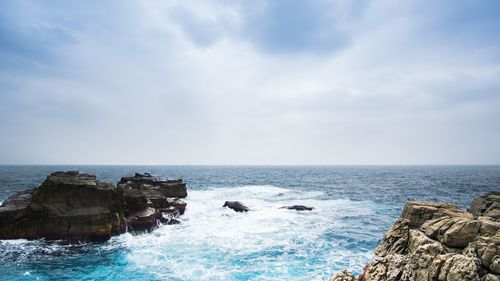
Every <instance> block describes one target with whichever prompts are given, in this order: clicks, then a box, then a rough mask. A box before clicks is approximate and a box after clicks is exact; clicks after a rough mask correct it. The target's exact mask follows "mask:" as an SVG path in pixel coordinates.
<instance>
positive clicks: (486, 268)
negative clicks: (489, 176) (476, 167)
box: [332, 191, 500, 281]
mask: <svg viewBox="0 0 500 281" xmlns="http://www.w3.org/2000/svg"><path fill="white" fill-rule="evenodd" d="M499 195H500V192H499V191H495V192H491V193H488V194H486V195H484V196H481V197H477V198H475V199H474V200H473V202H472V204H471V207H470V208H469V211H464V210H461V209H460V208H458V207H457V206H455V205H451V204H443V203H431V202H416V201H410V202H407V203H406V205H405V207H404V209H403V211H402V213H401V216H400V218H399V219H398V220H397V221H396V223H395V224H394V225H393V226H392V228H391V229H390V230H389V231H388V232H387V233H386V234H385V236H384V238H383V239H382V241H381V243H380V244H379V246H378V247H377V248H376V249H375V255H374V257H373V259H372V261H371V262H370V263H368V264H367V265H366V266H365V268H364V269H363V272H362V273H361V274H360V276H359V277H358V278H357V279H355V278H354V277H352V278H351V277H350V275H349V278H351V279H345V280H358V281H396V280H401V281H455V280H456V281H493V280H496V281H500V232H499V230H500V222H498V221H497V219H498V218H497V217H496V214H497V213H498V211H500V209H499V202H500V201H499V199H500V196H499ZM346 272H347V271H342V272H340V273H339V274H338V275H336V276H335V277H334V278H333V279H332V280H344V279H341V278H344V277H337V276H346ZM335 278H337V279H335Z"/></svg>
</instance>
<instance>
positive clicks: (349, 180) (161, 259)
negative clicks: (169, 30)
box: [0, 166, 500, 281]
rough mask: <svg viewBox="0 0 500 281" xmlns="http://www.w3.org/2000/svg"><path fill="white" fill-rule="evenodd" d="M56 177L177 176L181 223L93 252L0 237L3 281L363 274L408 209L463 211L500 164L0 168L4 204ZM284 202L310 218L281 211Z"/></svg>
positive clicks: (89, 247)
mask: <svg viewBox="0 0 500 281" xmlns="http://www.w3.org/2000/svg"><path fill="white" fill-rule="evenodd" d="M55 170H80V171H82V172H87V173H92V174H96V175H97V177H98V179H100V180H105V181H111V182H116V181H118V179H119V178H120V177H121V176H127V175H132V174H133V173H134V172H136V171H138V172H151V173H152V174H156V175H161V176H168V177H172V178H177V177H181V178H183V179H184V180H185V181H186V182H187V184H188V192H189V196H188V197H187V198H186V199H185V201H186V202H187V203H188V206H187V211H186V213H185V215H184V216H182V217H181V218H180V220H181V224H179V225H172V226H164V227H161V228H160V229H157V230H155V231H153V232H151V233H147V234H143V235H131V234H128V233H127V234H123V235H120V236H116V237H114V238H112V239H111V240H110V241H108V242H105V243H100V244H78V245H64V244H62V243H59V242H57V241H56V242H47V241H43V240H38V241H26V240H0V279H1V280H178V281H180V280H193V281H195V280H287V281H290V280H328V278H329V277H331V276H332V275H333V274H334V273H335V272H336V271H337V270H339V269H341V268H350V269H352V270H354V271H355V273H359V271H360V270H361V269H362V267H363V266H364V265H365V264H366V262H367V261H368V260H369V259H370V258H371V256H372V251H373V250H374V249H375V247H376V246H377V244H378V243H379V242H380V239H381V238H382V236H383V235H384V233H385V231H387V229H388V228H389V227H390V226H391V225H392V224H393V222H394V221H395V220H396V218H397V217H398V216H399V213H400V211H401V209H402V207H403V205H404V203H405V201H406V200H408V199H414V200H428V201H442V202H450V203H455V204H458V205H459V206H461V207H464V208H465V207H467V206H468V205H469V203H470V201H471V200H472V198H473V197H474V196H476V195H479V194H482V193H485V192H488V191H490V190H493V189H495V188H500V166H415V167H410V166H305V167H300V166H283V167H281V166H135V167H133V166H0V201H3V200H5V199H6V198H7V197H9V196H10V195H12V194H14V193H15V192H18V191H21V190H24V189H26V188H30V187H36V186H37V185H38V184H40V183H41V182H42V181H43V180H44V178H45V177H46V176H47V175H48V174H49V173H50V172H52V171H55ZM226 200H239V201H242V202H244V203H245V204H247V205H248V206H249V207H250V208H251V209H252V210H251V211H250V212H248V213H236V212H233V211H232V210H229V209H225V208H222V207H221V206H222V204H223V203H224V201H226ZM291 204H302V205H309V206H313V207H315V210H314V211H312V212H297V211H293V210H285V209H280V208H279V207H281V206H283V205H291Z"/></svg>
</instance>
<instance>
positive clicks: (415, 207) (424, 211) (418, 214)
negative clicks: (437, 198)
mask: <svg viewBox="0 0 500 281" xmlns="http://www.w3.org/2000/svg"><path fill="white" fill-rule="evenodd" d="M443 216H449V217H457V216H463V217H468V216H469V215H468V214H466V213H465V212H464V211H463V210H461V209H460V208H458V207H457V206H455V205H452V204H446V203H433V202H419V201H409V202H407V203H406V205H405V207H404V209H403V212H402V213H401V218H406V219H408V220H410V222H409V226H410V227H420V226H421V225H422V224H423V223H424V222H426V221H428V220H430V219H434V218H440V217H443Z"/></svg>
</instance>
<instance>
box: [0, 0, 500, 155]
mask: <svg viewBox="0 0 500 281" xmlns="http://www.w3.org/2000/svg"><path fill="white" fill-rule="evenodd" d="M18 3H20V2H14V1H12V2H9V1H4V2H2V5H3V7H2V8H5V9H2V11H3V13H2V22H1V23H0V30H2V31H5V32H2V35H1V37H0V42H1V43H2V44H1V46H0V59H1V60H2V62H4V63H2V67H0V74H1V78H0V89H1V91H0V130H1V131H2V132H6V133H5V134H2V138H1V139H0V162H3V163H102V164H106V163H108V164H110V163H117V164H356V163H361V164H363V163H366V164H375V163H379V164H398V163H402V164H423V163H430V164H439V163H450V164H459V163H472V164H487V163H499V159H500V147H499V146H498V143H500V142H499V141H500V127H499V125H498V122H497V120H500V113H499V111H498V108H499V106H500V93H499V89H500V85H499V84H500V80H499V79H498V77H500V75H499V74H500V61H499V59H500V57H499V54H500V48H499V46H498V43H499V42H500V40H499V39H498V38H496V37H495V36H493V33H494V30H496V28H497V27H498V23H499V20H498V19H497V17H496V16H495V14H494V13H493V12H492V10H493V9H494V8H495V7H496V6H497V4H496V2H483V3H475V2H474V3H472V2H467V1H465V2H460V3H458V4H454V3H455V2H447V3H445V4H443V3H434V2H431V1H428V2H427V1H423V2H422V1H410V2H404V3H401V2H398V1H377V2H367V3H364V2H363V3H361V4H357V5H356V6H353V4H352V3H351V2H350V1H334V2H331V1H309V2H302V1H301V2H293V3H289V2H288V1H286V3H285V2H284V1H273V2H268V1H258V2H256V4H255V6H250V5H249V4H248V2H246V1H241V2H232V1H231V2H229V1H189V2H186V1H169V2H148V1H143V2H134V3H131V2H128V3H123V2H118V1H116V2H115V1H104V2H99V4H96V5H94V6H92V5H89V4H88V3H87V2H85V3H79V4H75V3H74V2H73V3H72V4H71V6H70V5H69V4H64V3H60V2H57V3H56V2H51V1H47V2H44V5H40V4H37V2H32V1H26V2H22V3H23V4H22V5H20V4H18ZM75 5H76V6H75ZM443 5H444V6H443ZM96 7H99V9H96ZM445 8H446V9H445ZM33 28H35V29H33ZM32 30H37V32H35V33H34V34H32V33H30V32H32ZM16 44H17V45H16ZM16 46H24V47H16ZM20 57H21V58H23V59H22V61H21V60H20V59H18V58H20ZM40 65H42V67H41V66H40Z"/></svg>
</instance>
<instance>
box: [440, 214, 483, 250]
mask: <svg viewBox="0 0 500 281" xmlns="http://www.w3.org/2000/svg"><path fill="white" fill-rule="evenodd" d="M479 226H480V223H479V221H477V220H468V219H461V220H459V221H458V222H456V223H455V224H453V226H451V227H450V228H449V229H448V230H447V231H446V232H445V233H444V235H443V238H442V239H441V240H440V241H441V242H443V243H444V244H446V245H447V246H450V247H455V248H465V247H467V245H469V243H470V242H472V241H473V240H474V239H475V238H476V236H477V235H478V233H479Z"/></svg>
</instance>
